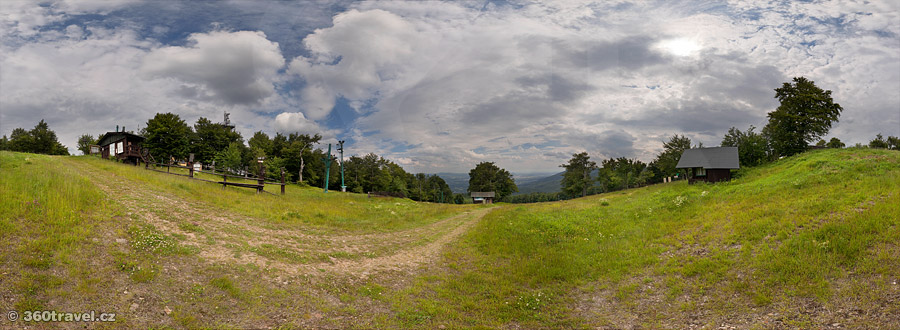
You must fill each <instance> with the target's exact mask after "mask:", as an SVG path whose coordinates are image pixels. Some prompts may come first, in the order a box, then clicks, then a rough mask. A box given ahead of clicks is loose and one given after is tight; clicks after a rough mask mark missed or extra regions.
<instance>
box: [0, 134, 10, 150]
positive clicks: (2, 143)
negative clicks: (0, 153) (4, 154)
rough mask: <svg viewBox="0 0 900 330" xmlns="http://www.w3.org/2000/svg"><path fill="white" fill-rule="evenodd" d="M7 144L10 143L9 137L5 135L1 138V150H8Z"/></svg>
mask: <svg viewBox="0 0 900 330" xmlns="http://www.w3.org/2000/svg"><path fill="white" fill-rule="evenodd" d="M7 144H9V139H7V138H6V135H4V136H3V138H0V150H6V145H7Z"/></svg>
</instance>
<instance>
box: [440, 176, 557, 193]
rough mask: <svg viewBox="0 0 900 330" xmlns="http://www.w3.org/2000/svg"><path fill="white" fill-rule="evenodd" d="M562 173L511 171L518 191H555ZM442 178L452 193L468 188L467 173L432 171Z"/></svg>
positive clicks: (464, 191) (463, 191)
mask: <svg viewBox="0 0 900 330" xmlns="http://www.w3.org/2000/svg"><path fill="white" fill-rule="evenodd" d="M562 173H563V172H559V173H556V174H550V173H513V179H514V180H515V181H516V186H518V187H519V193H520V194H521V193H531V192H557V191H559V180H561V179H562ZM434 174H436V175H437V176H439V177H441V179H444V181H445V182H447V185H449V186H450V190H452V191H453V192H454V193H460V194H462V193H466V190H468V189H469V173H447V172H444V173H434Z"/></svg>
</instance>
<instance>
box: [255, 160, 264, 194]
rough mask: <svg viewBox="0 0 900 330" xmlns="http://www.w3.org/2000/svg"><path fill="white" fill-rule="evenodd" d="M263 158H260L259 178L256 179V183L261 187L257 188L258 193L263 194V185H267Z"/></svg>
mask: <svg viewBox="0 0 900 330" xmlns="http://www.w3.org/2000/svg"><path fill="white" fill-rule="evenodd" d="M263 159H265V158H263V157H259V159H258V160H257V162H258V163H259V172H257V174H259V176H257V177H256V183H257V184H258V185H259V186H257V187H256V193H257V194H258V193H261V192H262V191H263V185H265V184H266V181H265V180H266V165H265V164H263Z"/></svg>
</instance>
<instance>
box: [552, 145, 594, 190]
mask: <svg viewBox="0 0 900 330" xmlns="http://www.w3.org/2000/svg"><path fill="white" fill-rule="evenodd" d="M559 167H563V168H565V169H566V172H565V173H563V178H562V180H560V184H561V185H562V190H563V191H564V192H565V193H566V194H568V195H569V196H576V195H581V197H584V196H587V193H588V188H589V187H590V186H591V184H592V183H593V182H594V180H593V179H592V178H591V172H592V171H594V169H596V168H597V163H596V162H593V161H591V157H590V156H588V153H587V152H582V153H578V154H572V159H569V162H568V163H566V164H562V165H559Z"/></svg>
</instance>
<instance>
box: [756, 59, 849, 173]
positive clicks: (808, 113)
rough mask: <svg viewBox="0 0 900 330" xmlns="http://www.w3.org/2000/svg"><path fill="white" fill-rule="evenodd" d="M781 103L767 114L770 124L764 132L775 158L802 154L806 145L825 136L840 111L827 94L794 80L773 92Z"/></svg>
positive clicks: (800, 78) (810, 83)
mask: <svg viewBox="0 0 900 330" xmlns="http://www.w3.org/2000/svg"><path fill="white" fill-rule="evenodd" d="M775 98H777V99H778V101H779V102H780V103H781V105H779V106H778V108H777V109H776V110H775V111H772V112H769V115H768V117H769V123H768V124H766V127H765V128H763V134H764V135H766V136H767V137H768V139H769V143H770V144H771V147H772V150H773V151H774V153H775V155H778V156H790V155H794V154H797V153H800V152H803V151H805V150H806V149H807V148H808V146H809V143H811V142H812V141H815V140H816V139H818V138H820V137H821V136H823V135H825V134H827V133H828V130H829V129H831V124H833V123H836V122H837V121H838V117H840V115H841V111H843V108H842V107H841V105H840V104H837V103H835V102H834V100H832V98H831V91H830V90H822V89H821V88H819V87H817V86H816V85H815V83H814V82H813V81H812V80H808V79H806V78H804V77H796V78H794V80H793V83H784V85H782V87H781V88H776V89H775Z"/></svg>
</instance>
